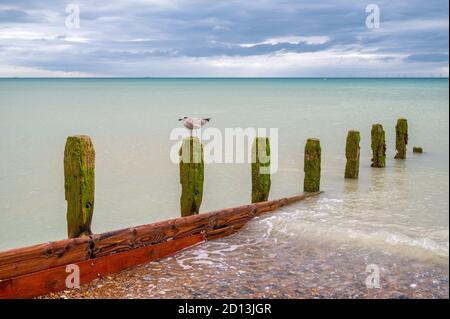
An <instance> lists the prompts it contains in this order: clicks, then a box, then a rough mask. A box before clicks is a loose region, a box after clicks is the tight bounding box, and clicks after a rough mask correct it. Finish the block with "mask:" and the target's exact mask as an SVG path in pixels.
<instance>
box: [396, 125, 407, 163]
mask: <svg viewBox="0 0 450 319" xmlns="http://www.w3.org/2000/svg"><path fill="white" fill-rule="evenodd" d="M406 145H408V121H407V120H406V119H398V120H397V125H396V126H395V149H396V150H397V154H396V155H395V158H397V159H405V158H406Z"/></svg>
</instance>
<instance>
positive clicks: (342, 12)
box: [0, 0, 449, 77]
mask: <svg viewBox="0 0 450 319" xmlns="http://www.w3.org/2000/svg"><path fill="white" fill-rule="evenodd" d="M371 3H373V4H376V5H378V7H379V9H380V26H379V28H368V27H367V26H366V18H367V16H368V15H369V13H366V6H367V5H368V4H371ZM69 4H75V5H77V6H78V8H79V11H80V25H79V28H77V25H76V24H75V23H76V19H75V20H74V19H72V18H71V17H72V16H69V15H70V14H71V13H73V11H71V8H73V6H69V7H67V6H68V5H69ZM66 9H68V10H67V11H68V12H69V13H67V12H66ZM68 16H69V17H68ZM448 36H449V21H448V1H447V0H427V1H424V0H408V1H403V0H369V1H359V0H324V1H313V0H296V1H294V0H239V1H236V0H223V1H214V0H127V1H118V0H104V1H100V0H96V1H93V0H73V1H70V0H69V1H59V0H42V1H40V0H1V1H0V77H11V76H18V77H20V76H23V77H31V76H136V77H141V76H149V77H166V76H180V77H196V76H227V77H228V76H230V77H239V76H243V77H257V76H273V77H277V76H286V77H333V76H338V77H339V76H357V77H364V76H367V77H371V76H445V77H448V73H449V67H448V50H449V47H448V46H449V44H448Z"/></svg>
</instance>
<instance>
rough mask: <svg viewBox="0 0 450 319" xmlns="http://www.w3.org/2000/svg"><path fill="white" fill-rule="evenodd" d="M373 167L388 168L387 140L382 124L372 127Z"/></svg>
mask: <svg viewBox="0 0 450 319" xmlns="http://www.w3.org/2000/svg"><path fill="white" fill-rule="evenodd" d="M371 135H372V165H371V166H372V167H385V166H386V138H385V133H384V129H383V125H381V124H373V125H372V132H371Z"/></svg>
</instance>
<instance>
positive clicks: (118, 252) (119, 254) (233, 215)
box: [0, 193, 318, 298]
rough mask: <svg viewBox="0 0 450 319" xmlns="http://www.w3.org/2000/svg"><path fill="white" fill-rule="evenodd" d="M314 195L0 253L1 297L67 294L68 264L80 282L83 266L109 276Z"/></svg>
mask: <svg viewBox="0 0 450 319" xmlns="http://www.w3.org/2000/svg"><path fill="white" fill-rule="evenodd" d="M316 194H318V193H308V194H300V195H297V196H292V197H288V198H282V199H278V200H272V201H266V202H260V203H255V204H250V205H243V206H239V207H234V208H227V209H221V210H218V211H213V212H210V213H205V214H199V215H191V216H188V217H181V218H176V219H172V220H167V221H162V222H158V223H153V224H148V225H141V226H137V227H131V228H125V229H120V230H116V231H110V232H106V233H102V234H96V235H91V236H83V237H80V238H73V239H65V240H60V241H56V242H51V243H45V244H40V245H34V246H30V247H24V248H19V249H12V250H9V251H5V252H0V298H7V297H8V298H13V297H15V298H28V297H30V296H37V295H40V294H45V293H48V292H52V291H58V290H60V289H66V288H65V286H64V287H63V286H62V285H64V284H65V281H62V283H61V278H63V277H64V278H66V277H67V275H68V274H67V273H66V272H65V269H66V265H68V264H77V265H80V267H81V268H82V269H83V272H84V273H85V274H84V275H82V276H83V278H82V283H83V282H88V281H90V280H93V279H95V278H96V277H95V278H94V277H92V275H91V272H88V271H87V269H90V268H86V267H87V266H86V265H94V266H95V265H99V266H96V267H94V269H98V270H100V271H97V272H96V273H99V274H103V273H114V272H118V271H120V270H123V269H126V268H128V267H132V266H135V265H138V264H141V263H144V262H146V261H149V260H153V259H157V258H161V257H163V256H166V255H167V254H169V253H173V252H176V251H178V250H180V249H182V248H184V247H188V246H189V245H192V244H195V243H197V242H200V241H203V240H206V239H207V240H211V239H216V238H220V237H224V236H228V235H231V234H233V233H235V232H237V231H238V230H239V229H241V228H242V227H243V226H244V225H245V224H246V223H247V222H248V221H250V220H251V219H252V218H253V217H255V216H259V215H262V214H264V213H266V212H269V211H273V210H275V209H278V208H280V207H283V206H285V205H288V204H291V203H294V202H297V201H300V200H303V199H305V198H307V197H310V196H313V195H316ZM103 258H105V259H103ZM149 258H150V259H149ZM121 259H123V260H121ZM99 261H101V262H100V263H99ZM108 264H110V265H109V266H108ZM92 267H93V266H92ZM99 267H103V268H99ZM81 268H80V269H81ZM105 269H106V270H105ZM94 272H95V271H94V270H92V273H94ZM34 281H35V283H33V282H34ZM28 290H30V291H28Z"/></svg>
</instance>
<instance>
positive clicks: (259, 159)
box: [252, 137, 270, 203]
mask: <svg viewBox="0 0 450 319" xmlns="http://www.w3.org/2000/svg"><path fill="white" fill-rule="evenodd" d="M269 192H270V141H269V138H268V137H256V138H255V140H254V141H253V146H252V203H258V202H265V201H267V200H268V199H269Z"/></svg>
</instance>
